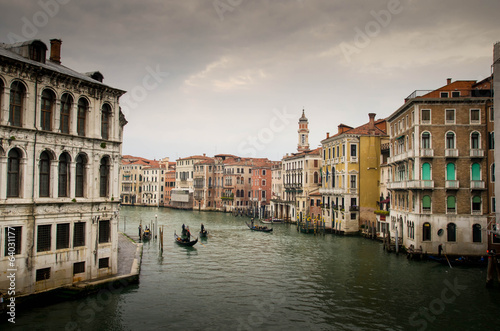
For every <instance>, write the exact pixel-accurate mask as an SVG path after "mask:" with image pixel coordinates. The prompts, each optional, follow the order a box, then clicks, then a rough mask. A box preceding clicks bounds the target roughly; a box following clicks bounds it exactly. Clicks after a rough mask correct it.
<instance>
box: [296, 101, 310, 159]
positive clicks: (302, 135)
mask: <svg viewBox="0 0 500 331" xmlns="http://www.w3.org/2000/svg"><path fill="white" fill-rule="evenodd" d="M308 126H309V121H308V120H307V117H306V114H305V110H304V109H302V116H301V117H300V118H299V130H298V133H299V144H298V145H297V150H298V151H299V152H305V151H308V150H309V128H308Z"/></svg>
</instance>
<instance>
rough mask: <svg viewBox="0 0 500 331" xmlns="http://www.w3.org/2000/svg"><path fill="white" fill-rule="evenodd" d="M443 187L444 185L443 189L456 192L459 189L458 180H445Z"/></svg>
mask: <svg viewBox="0 0 500 331" xmlns="http://www.w3.org/2000/svg"><path fill="white" fill-rule="evenodd" d="M444 185H445V188H447V189H451V190H456V189H458V188H459V183H458V180H447V181H446V183H445V184H444Z"/></svg>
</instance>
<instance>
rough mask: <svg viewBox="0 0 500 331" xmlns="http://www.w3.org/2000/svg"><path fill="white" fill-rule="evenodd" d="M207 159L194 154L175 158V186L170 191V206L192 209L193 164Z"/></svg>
mask: <svg viewBox="0 0 500 331" xmlns="http://www.w3.org/2000/svg"><path fill="white" fill-rule="evenodd" d="M207 159H209V158H208V157H206V156H205V155H203V156H200V155H195V156H190V157H186V158H180V159H177V160H176V166H175V188H174V189H172V191H171V193H172V194H171V198H170V206H171V207H173V208H180V209H193V206H194V200H193V195H194V165H195V164H197V163H198V162H202V161H205V160H207Z"/></svg>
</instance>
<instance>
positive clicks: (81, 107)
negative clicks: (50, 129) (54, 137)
mask: <svg viewBox="0 0 500 331" xmlns="http://www.w3.org/2000/svg"><path fill="white" fill-rule="evenodd" d="M88 109H89V103H88V102H87V100H85V99H84V98H80V99H79V100H78V114H77V117H78V118H77V123H76V130H77V133H78V135H79V136H82V137H84V136H85V123H86V120H87V111H88Z"/></svg>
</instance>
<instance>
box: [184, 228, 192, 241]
mask: <svg viewBox="0 0 500 331" xmlns="http://www.w3.org/2000/svg"><path fill="white" fill-rule="evenodd" d="M185 231H186V235H187V241H191V231H189V226H188V227H186V230H185Z"/></svg>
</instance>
